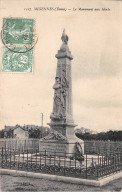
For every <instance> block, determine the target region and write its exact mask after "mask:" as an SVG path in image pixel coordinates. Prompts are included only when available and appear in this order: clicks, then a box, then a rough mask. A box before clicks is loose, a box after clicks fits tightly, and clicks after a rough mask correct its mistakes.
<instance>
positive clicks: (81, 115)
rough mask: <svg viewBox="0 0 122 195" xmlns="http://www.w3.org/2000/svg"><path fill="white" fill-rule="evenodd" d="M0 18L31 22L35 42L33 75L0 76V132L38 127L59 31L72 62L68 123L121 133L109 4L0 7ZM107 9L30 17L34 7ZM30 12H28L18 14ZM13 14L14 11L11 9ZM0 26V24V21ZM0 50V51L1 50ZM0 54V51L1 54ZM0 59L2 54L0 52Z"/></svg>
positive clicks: (116, 16)
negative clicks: (70, 117) (16, 127)
mask: <svg viewBox="0 0 122 195" xmlns="http://www.w3.org/2000/svg"><path fill="white" fill-rule="evenodd" d="M1 2H2V3H1V10H2V11H1V18H4V17H24V18H34V20H35V32H36V35H37V37H38V42H37V44H36V46H35V47H34V56H33V73H24V74H23V73H18V74H17V73H4V72H1V73H0V91H1V94H0V129H2V128H3V127H4V125H16V124H20V125H24V124H26V125H27V124H35V125H41V113H43V114H44V125H46V126H47V123H48V122H50V113H51V112H52V107H53V95H54V91H53V89H52V86H53V84H54V82H55V75H56V67H57V59H56V58H55V54H56V53H57V51H58V50H59V49H60V46H61V44H62V41H61V34H62V31H63V29H64V28H65V29H66V33H67V35H68V37H69V42H68V45H69V48H70V51H71V53H72V55H73V57H74V59H73V60H72V93H73V118H74V122H75V124H77V125H78V126H77V127H79V128H80V127H85V128H89V129H91V130H94V131H97V132H100V131H107V130H109V129H112V130H121V129H122V28H121V21H122V10H121V9H122V8H121V2H114V1H102V0H101V1H100V0H98V1H87V2H84V1H82V0H81V1H79V0H77V1H74V2H72V1H69V2H70V3H69V2H68V1H66V0H65V1H62V4H61V3H60V1H51V0H50V1H48V2H44V1H31V6H30V3H29V2H30V1H27V0H26V1H24V4H23V1H22V0H21V1H14V0H12V1H11V3H10V2H9V1H7V0H5V1H1ZM47 6H48V7H57V6H58V7H63V8H64V7H65V8H71V9H73V7H74V8H79V7H81V8H92V7H93V8H100V9H102V8H110V11H96V12H95V11H93V12H90V11H65V12H64V11H57V12H54V11H34V10H33V9H34V7H47ZM28 7H31V8H32V11H25V10H24V8H28ZM15 8H16V9H15ZM1 21H2V20H1ZM0 25H1V26H0V27H1V28H2V23H1V24H0ZM1 48H2V45H1ZM1 51H2V50H1ZM1 59H2V52H1Z"/></svg>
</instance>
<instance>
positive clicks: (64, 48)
mask: <svg viewBox="0 0 122 195" xmlns="http://www.w3.org/2000/svg"><path fill="white" fill-rule="evenodd" d="M61 40H62V42H63V43H62V45H61V47H60V50H58V53H57V54H56V58H58V59H60V58H65V57H66V58H68V59H70V60H72V59H73V56H72V54H71V52H70V50H69V47H68V40H69V37H68V35H67V34H66V32H65V29H64V30H63V33H62V36H61Z"/></svg>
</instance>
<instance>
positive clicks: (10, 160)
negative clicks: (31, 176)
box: [0, 148, 122, 180]
mask: <svg viewBox="0 0 122 195" xmlns="http://www.w3.org/2000/svg"><path fill="white" fill-rule="evenodd" d="M76 155H77V154H73V153H72V154H71V153H70V154H69V153H65V154H64V155H62V156H61V155H59V153H58V154H57V153H56V152H54V154H51V155H47V151H45V153H42V152H41V151H40V152H38V150H36V152H35V151H34V152H33V151H28V150H26V151H25V150H23V151H21V150H20V149H19V150H14V149H11V148H7V149H6V148H2V150H1V157H0V167H1V168H3V169H13V170H22V171H30V172H38V173H44V174H52V175H59V176H66V177H76V178H84V179H94V180H98V179H101V178H103V177H107V176H109V175H112V174H115V173H117V172H120V171H122V154H121V153H117V152H114V153H111V154H110V155H109V156H108V155H107V154H106V155H104V154H102V155H96V156H95V155H94V156H90V155H87V154H86V155H85V156H84V157H85V160H84V161H82V162H79V161H78V160H76ZM71 156H74V157H73V158H72V157H71Z"/></svg>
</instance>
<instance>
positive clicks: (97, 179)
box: [97, 154, 99, 180]
mask: <svg viewBox="0 0 122 195" xmlns="http://www.w3.org/2000/svg"><path fill="white" fill-rule="evenodd" d="M98 169H99V154H98V165H97V180H98V178H99V172H98Z"/></svg>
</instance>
